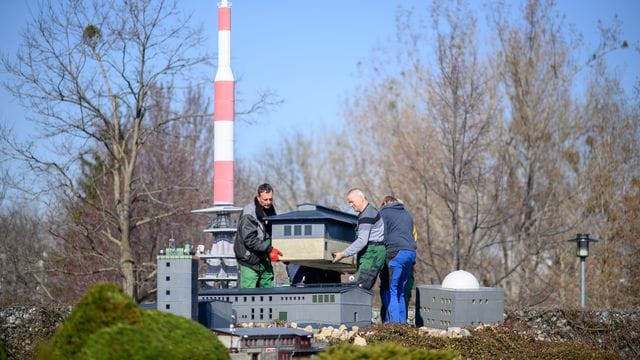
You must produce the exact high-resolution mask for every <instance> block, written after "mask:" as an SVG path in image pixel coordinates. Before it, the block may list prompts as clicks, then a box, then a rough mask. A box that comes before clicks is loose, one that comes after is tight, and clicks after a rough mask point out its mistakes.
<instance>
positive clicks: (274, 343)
mask: <svg viewBox="0 0 640 360" xmlns="http://www.w3.org/2000/svg"><path fill="white" fill-rule="evenodd" d="M213 331H214V333H215V334H216V336H217V337H218V340H220V342H222V344H223V345H224V346H225V347H226V348H227V349H229V352H230V354H231V358H232V359H265V360H269V359H273V360H279V359H296V358H307V357H310V356H312V355H313V354H316V353H318V352H320V351H322V350H323V349H322V348H320V347H317V346H315V344H314V342H313V334H312V333H310V332H308V331H304V330H300V329H292V328H285V327H271V328H227V329H213Z"/></svg>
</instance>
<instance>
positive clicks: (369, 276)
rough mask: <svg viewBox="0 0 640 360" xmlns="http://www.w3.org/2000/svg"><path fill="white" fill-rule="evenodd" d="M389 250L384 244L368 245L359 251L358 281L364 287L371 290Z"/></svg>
mask: <svg viewBox="0 0 640 360" xmlns="http://www.w3.org/2000/svg"><path fill="white" fill-rule="evenodd" d="M386 255H387V250H386V249H385V247H384V245H367V246H365V248H364V249H362V250H361V251H360V252H359V253H358V265H357V268H356V283H357V284H358V285H359V286H360V287H361V288H364V289H367V290H371V288H373V285H375V283H376V279H377V278H378V274H379V273H380V270H381V269H382V267H383V266H384V260H385V256H386Z"/></svg>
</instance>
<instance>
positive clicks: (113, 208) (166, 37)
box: [3, 1, 206, 298]
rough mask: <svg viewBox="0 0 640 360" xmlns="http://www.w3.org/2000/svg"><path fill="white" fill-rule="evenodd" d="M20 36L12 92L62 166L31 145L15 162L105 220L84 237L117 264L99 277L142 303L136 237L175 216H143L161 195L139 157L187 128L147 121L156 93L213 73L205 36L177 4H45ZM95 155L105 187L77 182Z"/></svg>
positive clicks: (18, 149) (10, 68) (9, 66)
mask: <svg viewBox="0 0 640 360" xmlns="http://www.w3.org/2000/svg"><path fill="white" fill-rule="evenodd" d="M22 36H23V38H22V39H23V42H22V47H21V49H20V52H19V53H18V55H17V61H15V62H12V61H10V60H8V59H3V65H4V67H5V70H6V71H7V72H8V73H9V74H10V75H11V80H9V81H8V82H6V83H5V86H6V87H7V89H8V90H9V91H10V92H11V93H12V94H14V95H15V96H16V97H17V98H18V99H20V100H21V102H22V104H23V105H24V106H25V107H27V108H29V109H30V110H31V112H32V113H33V114H34V115H33V117H32V120H33V121H34V122H35V124H36V125H37V126H38V127H39V128H40V129H42V130H43V138H42V139H43V140H45V141H50V142H49V144H53V146H52V147H53V149H52V150H56V154H55V155H56V156H47V155H48V154H43V153H38V152H37V151H36V150H35V147H34V146H33V145H34V144H31V145H32V146H24V145H16V146H14V150H15V154H16V156H17V157H19V158H21V159H22V160H25V161H27V162H28V163H29V164H30V166H31V167H32V168H33V169H35V170H38V171H41V172H43V173H45V174H47V176H48V177H49V180H51V186H52V188H54V189H56V190H59V191H61V192H62V194H63V195H64V196H65V197H68V198H70V199H71V198H72V199H75V201H76V202H77V203H79V204H81V205H82V207H83V208H92V209H95V210H96V211H98V212H99V214H100V215H99V217H100V219H102V221H103V224H104V225H103V226H100V227H96V228H88V227H87V228H85V229H84V230H85V235H86V236H90V237H92V238H94V239H96V241H97V242H99V243H102V244H104V243H110V244H111V245H113V246H114V248H112V250H111V251H108V252H101V251H98V250H97V249H99V248H100V247H98V246H96V247H94V248H93V249H94V250H95V252H94V253H93V254H92V256H96V257H99V258H108V259H110V260H112V261H109V266H106V267H104V268H100V269H98V270H95V271H101V272H109V273H112V274H116V277H117V278H118V279H120V281H121V283H122V286H123V288H124V290H125V291H126V292H127V293H128V294H130V295H131V296H132V297H134V298H137V296H138V294H137V287H136V267H137V262H136V257H135V254H134V249H133V248H132V246H133V245H134V243H133V238H132V236H133V234H134V232H135V231H136V228H138V227H139V226H140V225H142V224H144V223H148V222H151V221H154V220H157V219H159V218H161V217H164V216H167V215H169V214H171V213H173V211H170V212H167V213H153V214H149V213H146V214H144V215H143V214H140V213H139V212H137V211H136V206H137V204H138V203H139V202H141V201H151V200H152V199H156V198H157V194H156V193H154V191H156V190H158V189H149V188H148V187H145V182H144V179H143V178H142V177H141V176H140V172H139V166H140V163H139V160H140V154H141V151H142V150H143V148H144V147H145V146H146V144H147V142H148V141H149V139H150V138H152V137H153V136H154V135H155V134H156V133H158V132H159V131H161V130H162V129H163V128H164V126H166V125H167V124H168V123H170V122H171V121H175V120H177V119H183V118H185V116H183V115H184V114H166V116H163V117H162V118H161V119H159V118H156V121H155V122H151V121H149V116H148V114H149V113H152V112H153V111H155V107H156V106H157V104H154V103H153V102H152V101H151V91H152V90H153V89H154V88H157V86H158V85H159V83H160V82H168V83H171V82H173V81H174V80H175V81H177V80H178V79H179V78H180V75H185V74H188V73H189V72H190V71H194V70H197V69H198V66H199V65H203V64H205V63H206V57H204V56H202V55H199V54H198V53H197V49H198V47H199V45H200V44H201V42H202V37H201V34H200V32H199V31H198V30H194V29H192V28H191V27H190V26H189V18H188V17H183V16H181V15H180V12H179V11H178V7H177V3H175V2H174V3H172V4H169V3H167V2H165V1H136V2H128V1H116V2H102V1H94V2H91V3H89V2H82V1H65V2H62V3H60V4H58V3H57V2H48V3H44V4H43V5H42V7H41V9H40V12H39V13H38V14H37V15H36V16H35V17H34V19H33V20H32V22H31V23H29V26H28V27H27V29H26V31H25V32H24V33H23V34H22ZM187 115H193V114H187ZM89 154H92V155H91V156H93V159H92V160H98V159H100V160H99V164H98V166H100V167H101V171H102V172H103V175H104V177H103V178H102V179H101V181H102V184H101V186H94V187H87V186H83V184H81V183H80V182H79V180H78V177H77V175H78V167H77V166H76V164H77V163H78V160H79V159H80V158H82V157H85V158H88V157H89V156H87V155H89ZM94 165H95V164H94ZM84 185H86V184H84ZM89 189H92V191H95V193H91V192H90V191H89ZM96 220H97V219H96Z"/></svg>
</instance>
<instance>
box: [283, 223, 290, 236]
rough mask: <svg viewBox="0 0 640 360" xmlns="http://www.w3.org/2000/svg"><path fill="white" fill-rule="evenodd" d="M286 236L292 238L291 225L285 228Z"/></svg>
mask: <svg viewBox="0 0 640 360" xmlns="http://www.w3.org/2000/svg"><path fill="white" fill-rule="evenodd" d="M284 236H291V225H285V226H284Z"/></svg>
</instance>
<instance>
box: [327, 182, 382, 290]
mask: <svg viewBox="0 0 640 360" xmlns="http://www.w3.org/2000/svg"><path fill="white" fill-rule="evenodd" d="M347 202H348V203H349V206H351V208H352V209H353V210H355V211H356V212H358V230H357V235H356V236H357V237H356V240H355V241H354V242H353V243H351V245H349V247H347V248H346V249H345V250H344V251H342V252H337V253H335V254H334V258H333V262H334V263H336V262H338V261H340V260H342V259H343V258H345V257H349V256H353V255H355V254H358V264H357V265H356V276H355V281H356V283H357V284H358V286H360V287H362V288H365V289H367V290H371V288H373V285H374V284H375V283H376V279H377V277H378V274H379V273H380V270H381V269H382V267H383V266H384V260H385V256H386V251H385V247H384V222H383V221H382V218H381V217H380V213H379V212H378V209H376V208H375V207H374V206H373V205H371V204H370V203H369V201H367V198H366V197H365V195H364V193H363V192H362V190H360V189H358V188H355V189H351V190H350V191H349V193H348V194H347Z"/></svg>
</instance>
